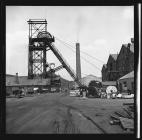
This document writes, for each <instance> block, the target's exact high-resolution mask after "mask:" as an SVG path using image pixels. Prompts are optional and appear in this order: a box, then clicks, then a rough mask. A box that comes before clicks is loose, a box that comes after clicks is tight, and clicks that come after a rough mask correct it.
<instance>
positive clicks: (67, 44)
mask: <svg viewBox="0 0 142 140" xmlns="http://www.w3.org/2000/svg"><path fill="white" fill-rule="evenodd" d="M55 38H56V39H57V40H59V41H61V42H62V43H64V44H67V45H68V46H70V47H72V48H73V49H75V48H74V47H73V46H72V45H70V44H68V43H66V42H64V41H62V40H60V39H59V38H57V37H55ZM80 52H82V53H84V54H86V55H87V56H89V57H91V58H93V59H95V60H98V61H99V62H101V63H103V64H104V63H105V62H104V61H102V60H100V59H98V58H96V57H94V56H91V55H89V54H88V53H86V52H84V51H80Z"/></svg>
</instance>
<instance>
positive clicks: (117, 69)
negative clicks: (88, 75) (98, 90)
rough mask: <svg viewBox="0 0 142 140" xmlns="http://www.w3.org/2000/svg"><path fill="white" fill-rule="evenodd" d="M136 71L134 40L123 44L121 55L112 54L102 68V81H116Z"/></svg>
mask: <svg viewBox="0 0 142 140" xmlns="http://www.w3.org/2000/svg"><path fill="white" fill-rule="evenodd" d="M133 70H134V40H133V38H132V39H131V43H128V44H123V45H122V47H121V50H120V52H119V54H110V56H109V58H108V61H107V64H104V65H103V67H102V81H116V80H118V79H119V78H120V77H122V76H124V75H126V74H128V73H129V72H131V71H133Z"/></svg>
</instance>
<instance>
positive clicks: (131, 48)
mask: <svg viewBox="0 0 142 140" xmlns="http://www.w3.org/2000/svg"><path fill="white" fill-rule="evenodd" d="M122 46H124V47H126V48H128V44H123V45H122ZM130 51H131V52H133V53H134V43H131V44H130Z"/></svg>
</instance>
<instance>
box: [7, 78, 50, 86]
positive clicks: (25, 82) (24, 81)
mask: <svg viewBox="0 0 142 140" xmlns="http://www.w3.org/2000/svg"><path fill="white" fill-rule="evenodd" d="M18 79H19V84H17V83H16V76H6V86H32V85H49V84H50V79H49V78H48V79H42V80H41V79H28V77H27V76H18Z"/></svg>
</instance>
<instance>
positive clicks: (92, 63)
mask: <svg viewBox="0 0 142 140" xmlns="http://www.w3.org/2000/svg"><path fill="white" fill-rule="evenodd" d="M58 40H59V39H58ZM61 42H62V43H63V44H64V45H66V44H67V43H65V42H64V41H61ZM66 46H67V45H66ZM67 47H68V48H70V49H71V50H72V51H73V52H75V53H76V51H75V50H73V48H72V47H70V46H67ZM81 58H82V59H83V60H84V61H86V62H87V63H89V64H90V65H92V66H94V67H95V68H97V69H98V70H99V71H100V70H101V69H100V68H98V67H97V66H95V65H94V64H93V63H91V62H89V61H88V60H86V59H85V58H84V57H82V56H81Z"/></svg>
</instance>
